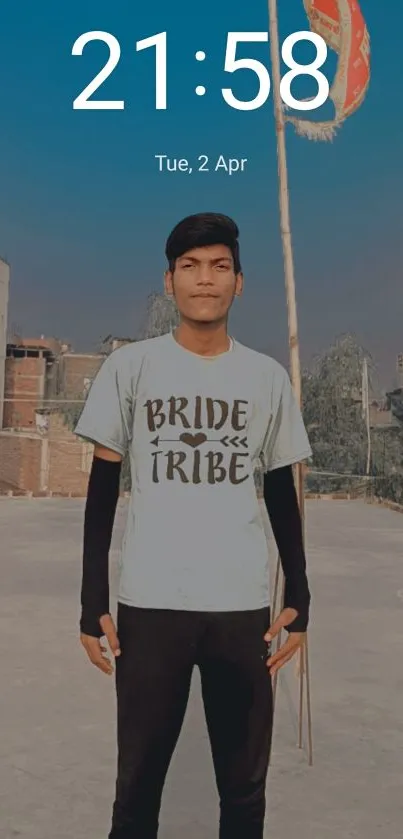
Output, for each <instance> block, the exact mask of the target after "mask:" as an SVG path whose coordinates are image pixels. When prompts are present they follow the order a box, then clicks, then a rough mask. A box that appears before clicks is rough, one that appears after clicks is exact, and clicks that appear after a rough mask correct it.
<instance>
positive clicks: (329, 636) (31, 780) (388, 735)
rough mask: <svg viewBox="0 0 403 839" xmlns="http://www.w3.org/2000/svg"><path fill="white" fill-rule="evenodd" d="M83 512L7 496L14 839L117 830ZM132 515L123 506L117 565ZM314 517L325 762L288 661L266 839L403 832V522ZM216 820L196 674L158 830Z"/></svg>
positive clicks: (4, 709) (5, 783)
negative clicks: (300, 708) (91, 648)
mask: <svg viewBox="0 0 403 839" xmlns="http://www.w3.org/2000/svg"><path fill="white" fill-rule="evenodd" d="M83 509H84V502H82V501H77V500H60V499H38V500H35V499H30V500H27V499H21V498H18V499H17V498H16V499H9V498H2V499H0V545H1V548H0V553H1V560H0V572H1V582H0V656H1V670H0V672H1V690H0V726H1V736H0V836H1V837H2V839H15V837H21V839H25V838H26V839H106V837H107V835H108V831H109V825H110V814H111V806H112V801H113V794H114V782H115V760H116V755H115V720H114V683H113V680H112V679H108V678H107V677H105V676H103V675H102V674H101V673H99V672H98V671H97V670H96V669H95V668H93V667H92V665H90V663H89V662H88V661H87V659H86V657H85V654H84V652H83V650H82V649H81V647H80V645H79V642H78V632H77V618H78V602H79V585H80V543H81V532H82V519H83ZM124 518H125V507H124V503H123V502H122V506H121V507H119V512H118V519H117V526H116V528H115V536H114V542H113V555H114V558H115V559H116V555H117V552H118V548H119V542H120V539H121V535H122V528H123V525H124ZM307 523H308V527H307V540H308V563H309V569H310V581H311V589H312V594H313V608H312V622H311V628H310V665H311V684H312V713H313V734H314V766H313V767H312V768H310V767H309V766H308V763H307V757H306V752H304V751H300V750H298V749H297V748H296V741H297V740H296V738H297V733H296V732H297V694H298V681H297V678H296V675H295V666H294V665H293V664H291V665H289V666H288V668H287V670H286V672H285V673H284V675H282V677H281V679H280V682H279V691H278V701H277V709H276V719H275V737H274V747H273V756H272V767H271V770H270V776H269V783H268V816H267V830H266V835H267V837H276V839H289V837H292V836H295V835H298V839H358V838H359V839H398V837H402V836H403V655H402V651H403V516H401V515H399V514H398V513H394V512H390V511H388V510H385V509H381V508H378V507H371V506H366V505H365V504H364V503H361V502H342V501H309V502H308V504H307ZM274 559H275V555H274ZM115 576H116V573H115ZM217 812H218V810H217V796H216V792H215V786H214V780H213V772H212V764H211V759H210V753H209V746H208V740H207V734H206V730H205V726H204V719H203V711H202V706H201V701H200V697H199V692H198V678H197V673H195V677H194V684H193V691H192V697H191V702H190V705H189V708H188V713H187V716H186V720H185V725H184V728H183V731H182V734H181V737H180V741H179V745H178V748H177V751H176V753H175V756H174V759H173V762H172V765H171V769H170V772H169V776H168V781H167V785H166V791H165V796H164V801H163V810H162V816H161V830H160V837H161V839H216V837H217ZM133 839H134V837H133ZM139 839H141V837H139Z"/></svg>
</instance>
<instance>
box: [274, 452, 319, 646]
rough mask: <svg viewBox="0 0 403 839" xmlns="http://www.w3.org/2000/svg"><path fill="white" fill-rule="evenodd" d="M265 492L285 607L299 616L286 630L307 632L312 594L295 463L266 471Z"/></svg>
mask: <svg viewBox="0 0 403 839" xmlns="http://www.w3.org/2000/svg"><path fill="white" fill-rule="evenodd" d="M263 493H264V501H265V504H266V508H267V512H268V514H269V518H270V523H271V526H272V530H273V535H274V538H275V540H276V544H277V548H278V552H279V554H280V560H281V565H282V568H283V572H284V577H285V595H284V606H285V607H291V608H292V609H296V610H297V612H298V617H297V618H296V619H295V620H294V621H293V622H292V623H291V624H290V625H289V626H287V630H288V631H289V632H305V631H306V629H307V626H308V622H309V606H310V600H311V595H310V591H309V586H308V579H307V574H306V558H305V551H304V543H303V534H302V522H301V514H300V510H299V504H298V498H297V493H296V489H295V484H294V477H293V472H292V466H284V467H281V468H279V469H274V470H273V471H272V472H266V473H265V475H264V483H263Z"/></svg>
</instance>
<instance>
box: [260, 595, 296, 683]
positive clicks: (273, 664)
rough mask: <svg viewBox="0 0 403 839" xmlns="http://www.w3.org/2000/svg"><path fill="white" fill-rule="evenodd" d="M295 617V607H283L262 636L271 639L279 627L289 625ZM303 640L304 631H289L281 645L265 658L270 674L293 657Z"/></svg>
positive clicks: (267, 639) (272, 674)
mask: <svg viewBox="0 0 403 839" xmlns="http://www.w3.org/2000/svg"><path fill="white" fill-rule="evenodd" d="M297 617H298V612H297V611H296V609H283V611H282V612H280V614H279V616H278V618H277V620H275V621H274V623H273V624H272V626H271V627H270V629H268V631H267V632H266V635H265V636H264V639H265V641H272V640H273V638H276V637H277V635H278V634H279V632H280V630H281V629H283V628H284V627H286V626H289V625H290V624H291V623H293V621H295V618H297ZM304 641H305V632H290V633H289V635H288V638H287V640H286V642H285V643H284V644H283V645H282V647H280V649H279V650H278V651H277V652H276V653H274V654H273V655H272V656H270V658H268V659H267V662H266V665H267V667H268V668H269V671H270V675H271V676H274V674H275V673H277V671H278V670H280V667H284V664H286V663H287V661H290V659H292V658H293V656H294V655H295V653H296V652H297V651H298V650H299V649H301V647H302V645H303V643H304Z"/></svg>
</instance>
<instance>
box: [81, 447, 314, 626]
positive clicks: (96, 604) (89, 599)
mask: <svg viewBox="0 0 403 839" xmlns="http://www.w3.org/2000/svg"><path fill="white" fill-rule="evenodd" d="M120 473H121V463H120V462H116V461H113V462H112V461H108V460H103V459H102V458H98V457H94V459H93V464H92V469H91V474H90V479H89V483H88V493H87V501H86V507H85V519H84V551H83V573H82V586H81V608H82V611H81V620H80V629H81V632H83V633H85V634H86V635H91V636H93V637H96V638H99V637H101V635H102V630H101V627H100V618H101V617H102V615H105V614H109V609H110V604H109V550H110V546H111V541H112V531H113V525H114V521H115V515H116V508H117V503H118V498H119V484H120ZM264 500H265V504H266V507H267V511H268V514H269V518H270V522H271V526H272V530H273V534H274V538H275V540H276V543H277V547H278V550H279V554H280V559H281V563H282V567H283V571H284V576H285V602H284V605H285V606H290V607H292V608H294V609H296V610H297V612H298V617H297V618H296V620H295V621H293V623H292V624H291V625H290V626H288V627H287V629H288V630H289V631H291V632H304V631H305V630H306V628H307V625H308V620H309V604H310V593H309V588H308V581H307V576H306V561H305V553H304V547H303V538H302V525H301V516H300V512H299V506H298V500H297V495H296V491H295V486H294V479H293V474H292V467H291V466H289V467H288V466H287V467H283V468H280V469H275V470H273V471H272V472H268V473H266V474H265V476H264Z"/></svg>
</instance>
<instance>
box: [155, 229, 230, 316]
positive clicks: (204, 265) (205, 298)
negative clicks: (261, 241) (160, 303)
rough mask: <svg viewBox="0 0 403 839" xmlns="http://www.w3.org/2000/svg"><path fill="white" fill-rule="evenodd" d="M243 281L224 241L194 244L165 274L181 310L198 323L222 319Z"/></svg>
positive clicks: (166, 286) (169, 292) (169, 287)
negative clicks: (202, 245) (195, 245)
mask: <svg viewBox="0 0 403 839" xmlns="http://www.w3.org/2000/svg"><path fill="white" fill-rule="evenodd" d="M242 285H243V278H242V274H237V275H236V274H235V272H234V261H233V258H232V254H231V251H230V249H229V248H227V247H226V245H209V246H208V247H205V248H194V249H193V250H191V251H188V252H187V253H186V254H184V255H183V256H181V257H179V259H177V260H176V264H175V271H174V272H173V273H172V272H171V271H167V273H166V275H165V290H166V292H167V294H170V295H174V297H175V301H176V305H177V307H178V310H179V312H180V314H181V315H182V317H184V318H186V319H187V320H191V321H194V322H197V323H215V322H219V321H223V320H225V319H226V316H227V313H228V311H229V309H230V307H231V304H232V301H233V299H234V297H235V296H239V295H240V294H241V292H242Z"/></svg>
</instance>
